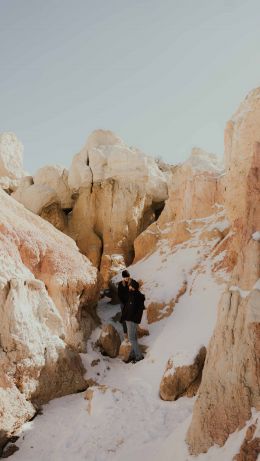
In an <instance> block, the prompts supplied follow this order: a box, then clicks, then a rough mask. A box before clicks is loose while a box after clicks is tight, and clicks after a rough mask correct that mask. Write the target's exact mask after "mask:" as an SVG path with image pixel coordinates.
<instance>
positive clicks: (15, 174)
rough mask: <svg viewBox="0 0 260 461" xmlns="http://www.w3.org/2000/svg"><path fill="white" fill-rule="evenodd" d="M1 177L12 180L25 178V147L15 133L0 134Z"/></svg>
mask: <svg viewBox="0 0 260 461" xmlns="http://www.w3.org/2000/svg"><path fill="white" fill-rule="evenodd" d="M0 176H4V177H7V178H10V179H19V178H21V177H22V176H24V171H23V145H22V143H21V142H20V141H19V140H18V138H17V136H16V135H15V134H14V133H9V132H6V133H1V134H0Z"/></svg>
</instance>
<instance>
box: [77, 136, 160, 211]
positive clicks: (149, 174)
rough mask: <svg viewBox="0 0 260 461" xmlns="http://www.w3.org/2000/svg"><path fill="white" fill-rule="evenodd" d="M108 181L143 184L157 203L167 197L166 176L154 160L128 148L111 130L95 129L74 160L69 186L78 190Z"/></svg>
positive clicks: (134, 149)
mask: <svg viewBox="0 0 260 461" xmlns="http://www.w3.org/2000/svg"><path fill="white" fill-rule="evenodd" d="M109 178H115V179H117V180H118V181H120V182H122V183H124V182H125V181H126V180H127V181H131V182H132V183H134V184H135V183H139V184H144V187H145V189H146V192H147V193H148V194H149V195H151V196H152V200H154V201H158V202H160V201H163V200H165V199H166V198H167V196H168V192H167V182H166V177H165V175H164V174H163V172H162V171H160V169H159V168H158V165H157V163H156V162H155V160H154V158H153V157H150V156H148V155H145V154H144V153H143V152H142V151H140V150H138V149H136V148H131V147H128V146H127V145H126V144H124V143H123V141H122V140H121V139H120V138H118V137H117V136H116V135H115V134H114V133H112V132H111V131H104V130H96V131H94V132H93V133H92V134H91V135H90V137H89V139H88V141H87V143H86V145H85V146H84V148H83V149H82V150H81V152H80V153H79V154H77V155H75V156H74V158H73V161H72V165H71V167H70V170H69V186H70V187H71V189H73V190H78V189H79V188H80V187H88V186H90V184H91V183H92V182H94V183H95V182H100V181H104V180H106V179H109Z"/></svg>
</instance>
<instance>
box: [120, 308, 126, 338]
mask: <svg viewBox="0 0 260 461" xmlns="http://www.w3.org/2000/svg"><path fill="white" fill-rule="evenodd" d="M120 307H121V314H123V309H124V304H123V303H120ZM121 324H122V327H123V332H124V337H125V339H126V338H127V326H126V323H125V321H122V320H121Z"/></svg>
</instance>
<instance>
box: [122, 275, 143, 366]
mask: <svg viewBox="0 0 260 461" xmlns="http://www.w3.org/2000/svg"><path fill="white" fill-rule="evenodd" d="M144 300H145V296H144V294H143V293H141V292H140V291H139V283H138V282H137V281H136V280H133V279H131V280H130V282H129V296H128V301H127V303H126V305H125V306H124V308H123V314H122V320H123V321H125V322H126V326H127V333H128V338H129V341H130V343H131V351H130V354H129V358H128V360H127V361H126V363H129V362H132V363H136V362H139V360H142V359H143V358H144V357H143V354H142V353H141V351H140V348H139V345H138V341H137V325H138V324H139V323H141V320H142V316H143V310H144V309H145V306H144Z"/></svg>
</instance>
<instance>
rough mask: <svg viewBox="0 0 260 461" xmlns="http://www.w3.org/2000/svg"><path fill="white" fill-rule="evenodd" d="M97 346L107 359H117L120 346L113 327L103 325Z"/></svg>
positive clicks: (117, 335)
mask: <svg viewBox="0 0 260 461" xmlns="http://www.w3.org/2000/svg"><path fill="white" fill-rule="evenodd" d="M98 344H99V346H100V347H101V350H102V351H103V352H104V353H105V354H106V355H108V356H109V357H112V358H114V357H117V355H118V353H119V348H120V344H121V340H120V336H119V334H118V332H117V330H116V329H115V327H113V325H111V324H108V325H103V327H102V331H101V333H100V337H99V340H98Z"/></svg>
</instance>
